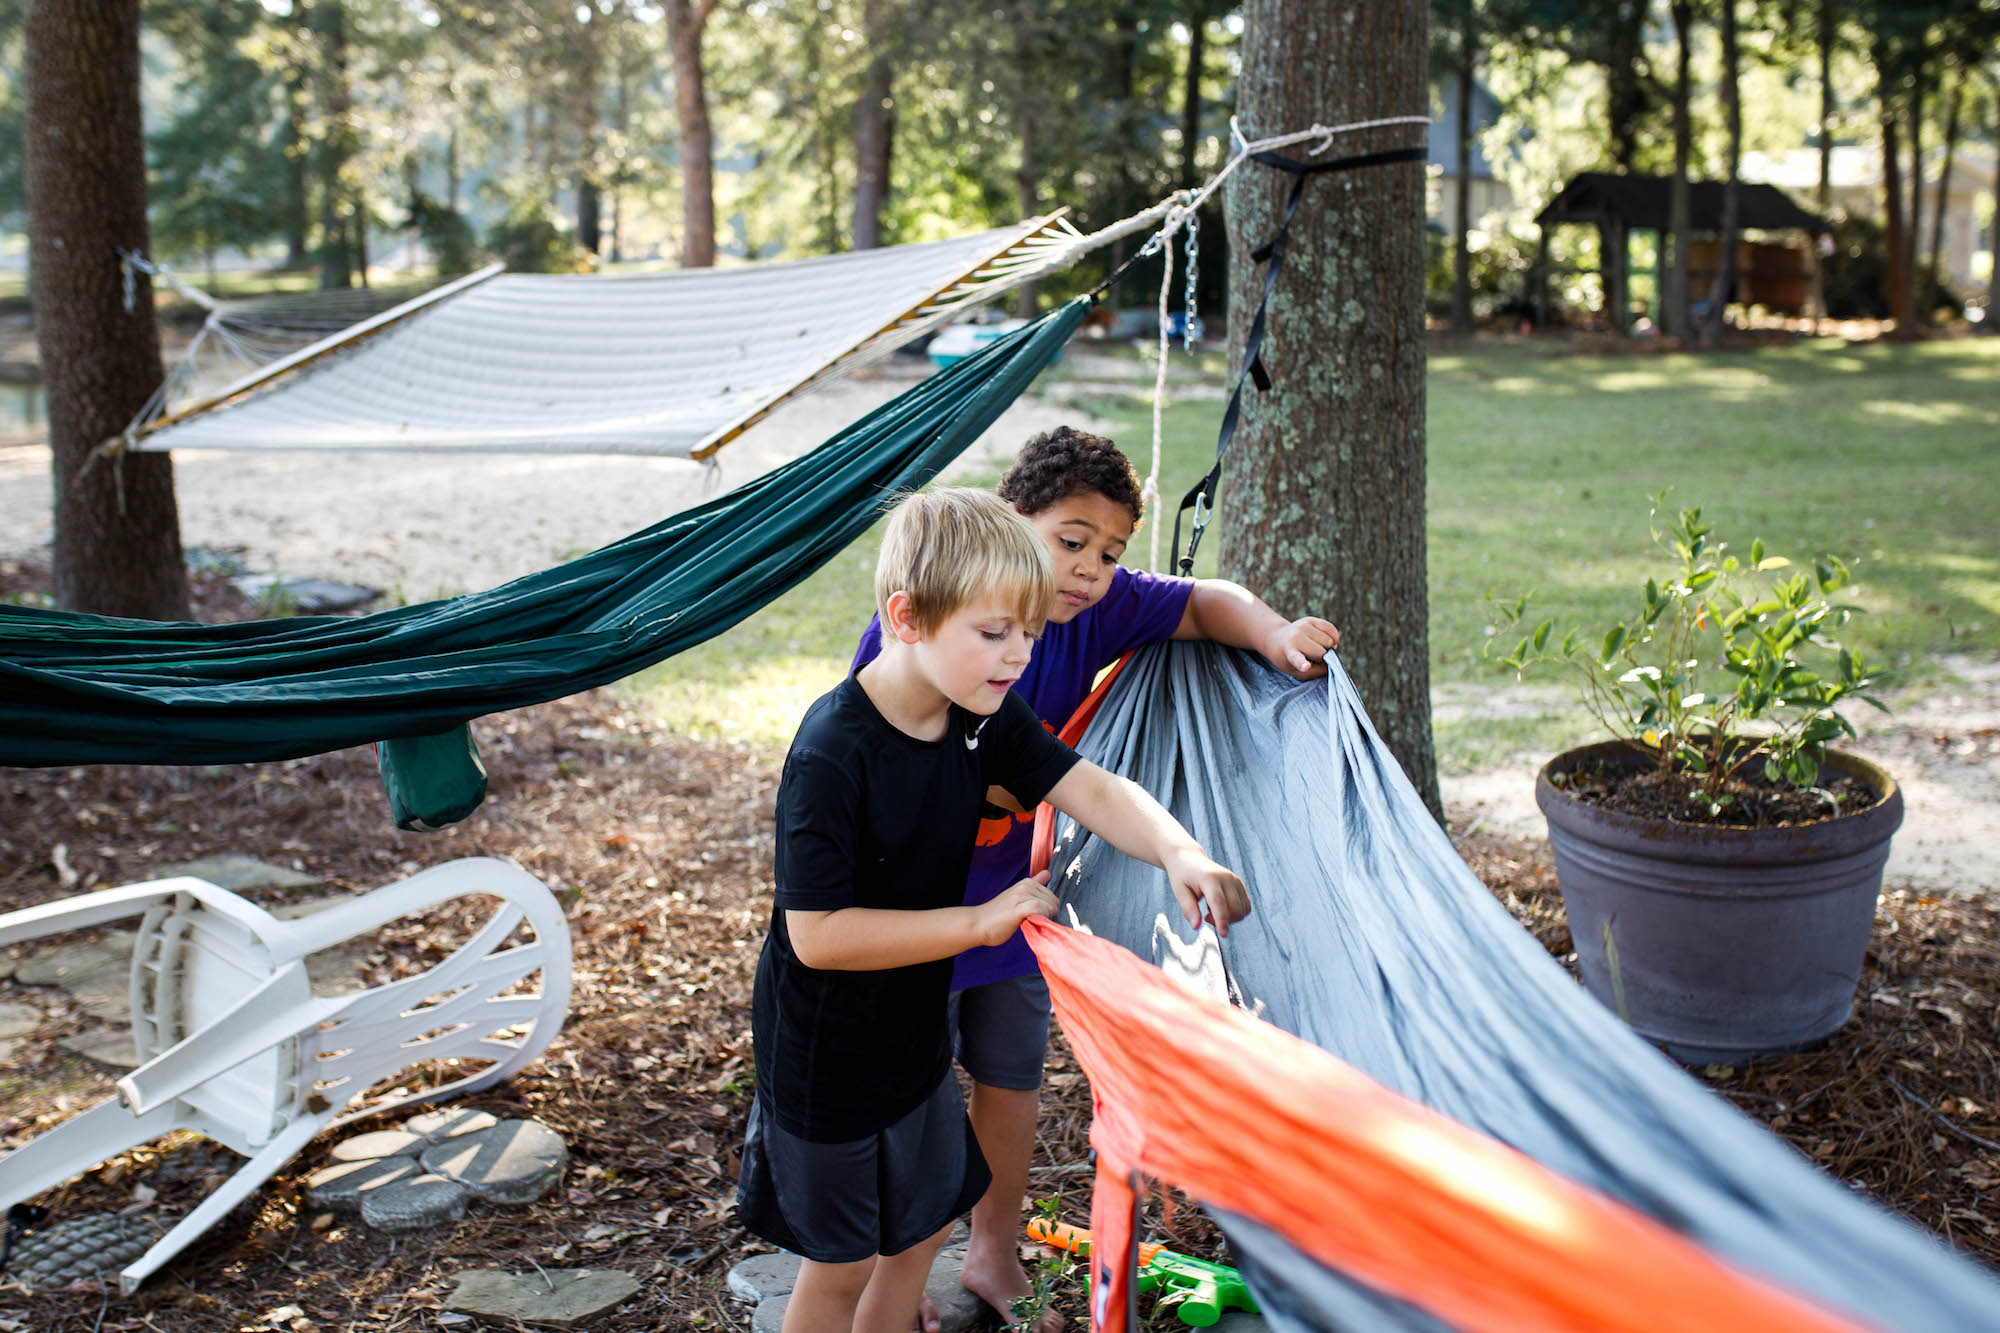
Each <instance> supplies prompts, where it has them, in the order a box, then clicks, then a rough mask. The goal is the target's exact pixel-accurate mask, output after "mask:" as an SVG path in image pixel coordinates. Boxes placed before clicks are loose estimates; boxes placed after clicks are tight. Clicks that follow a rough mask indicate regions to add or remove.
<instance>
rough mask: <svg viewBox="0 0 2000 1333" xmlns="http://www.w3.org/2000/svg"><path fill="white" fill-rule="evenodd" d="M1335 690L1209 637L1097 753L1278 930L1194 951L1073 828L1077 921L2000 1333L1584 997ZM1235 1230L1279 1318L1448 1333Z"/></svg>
mask: <svg viewBox="0 0 2000 1333" xmlns="http://www.w3.org/2000/svg"><path fill="white" fill-rule="evenodd" d="M1330 672H1331V674H1330V676H1329V677H1328V679H1327V680H1324V681H1319V682H1315V683H1312V684H1307V685H1301V684H1299V683H1298V682H1296V681H1294V680H1292V679H1290V678H1289V677H1286V676H1283V675H1280V674H1279V673H1277V672H1276V671H1273V670H1272V669H1271V668H1269V667H1268V666H1266V665H1265V664H1264V663H1262V662H1261V661H1258V660H1256V659H1255V658H1252V657H1250V656H1248V655H1246V654H1242V653H1237V652H1234V651H1232V650H1229V649H1224V648H1220V647H1217V646H1215V645H1213V644H1206V643H1174V644H1161V645H1156V646H1155V647H1152V648H1149V649H1146V650H1144V651H1142V652H1141V653H1140V654H1139V655H1138V656H1136V657H1135V658H1134V659H1133V661H1132V662H1131V663H1130V664H1129V665H1128V666H1127V667H1126V669H1125V671H1124V674H1123V676H1122V677H1121V678H1120V679H1119V681H1118V682H1117V683H1116V684H1115V685H1114V686H1113V688H1112V690H1111V692H1110V694H1109V695H1108V697H1107V698H1106V700H1105V702H1104V704H1103V706H1102V708H1101V709H1100V710H1099V712H1098V715H1097V717H1096V719H1095V720H1094V722H1093V723H1092V725H1091V727H1090V729H1089V730H1088V732H1087V733H1086V734H1085V736H1084V738H1083V741H1082V744H1081V745H1080V746H1079V750H1080V752H1081V753H1082V754H1083V755H1084V756H1085V757H1086V758H1089V759H1091V760H1093V761H1095V762H1097V763H1099V764H1101V765H1103V766H1104V767H1106V768H1109V769H1111V770H1112V771H1113V772H1117V773H1122V774H1124V775H1125V776H1126V777H1129V778H1131V779H1133V780H1134V781H1136V782H1138V783H1140V784H1141V785H1143V786H1145V787H1146V788H1147V789H1148V790H1149V791H1152V792H1153V793H1154V794H1155V795H1157V796H1158V797H1159V798H1160V799H1161V801H1163V802H1164V803H1166V804H1167V806H1168V807H1169V808H1170V809H1171V810H1172V811H1173V813H1174V815H1175V816H1176V817H1177V818H1179V819H1180V820H1181V822H1182V823H1183V824H1185V825H1186V826H1187V827H1188V828H1189V829H1190V830H1191V831H1192V832H1193V833H1194V835H1195V836H1196V837H1197V838H1199V839H1200V840H1201V842H1202V845H1203V846H1205V847H1206V848H1207V849H1208V850H1209V851H1210V853H1211V854H1213V855H1214V856H1216V857H1217V858H1218V859H1219V860H1220V861H1221V862H1222V863H1223V864H1225V865H1227V866H1229V867H1231V868H1232V869H1234V870H1236V871H1237V872H1238V873H1240V874H1241V875H1242V876H1243V879H1244V881H1245V883H1246V884H1248V885H1249V887H1250V892H1251V899H1252V903H1253V905H1254V911H1253V914H1252V915H1251V916H1250V917H1249V918H1248V919H1247V920H1246V921H1244V922H1242V923H1240V924H1238V925H1237V926H1235V927H1233V928H1232V929H1231V931H1230V935H1229V938H1228V939H1227V940H1224V941H1221V942H1220V945H1219V948H1218V946H1217V943H1216V940H1215V937H1214V936H1213V934H1212V933H1204V935H1203V936H1202V937H1201V938H1200V939H1199V940H1198V941H1193V942H1191V941H1189V939H1188V937H1187V927H1186V925H1185V923H1184V922H1182V921H1180V920H1179V919H1178V917H1177V916H1176V915H1175V914H1174V913H1173V912H1172V911H1171V910H1170V908H1171V899H1170V898H1169V897H1168V896H1167V893H1166V888H1165V885H1164V883H1163V882H1162V880H1161V878H1160V872H1159V871H1157V870H1155V869H1154V868H1153V867H1151V866H1148V865H1145V864H1143V863H1140V862H1137V861H1134V860H1132V859H1130V858H1129V857H1126V856H1123V855H1122V854H1120V853H1118V852H1117V851H1115V850H1113V849H1112V848H1110V847H1108V846H1106V845H1105V844H1103V843H1101V842H1098V841H1097V840H1095V839H1094V838H1092V837H1090V836H1089V835H1088V834H1085V833H1082V832H1081V830H1079V829H1078V828H1077V826H1076V825H1075V824H1074V822H1073V821H1071V820H1068V819H1061V820H1059V821H1058V824H1057V830H1056V832H1057V844H1056V850H1055V856H1054V859H1053V861H1052V863H1051V870H1052V871H1053V878H1052V880H1051V883H1053V884H1055V885H1056V886H1057V888H1058V891H1059V892H1060V893H1061V895H1062V897H1063V901H1064V904H1065V906H1064V909H1063V911H1062V913H1061V914H1060V915H1061V918H1062V919H1064V920H1068V919H1069V912H1070V910H1071V909H1072V908H1073V909H1074V910H1075V913H1076V916H1077V918H1078V919H1079V920H1080V922H1081V923H1082V924H1083V925H1084V926H1086V927H1088V928H1089V929H1090V930H1092V931H1093V932H1095V933H1096V934H1098V935H1100V936H1104V937H1106V938H1109V939H1112V940H1116V941H1117V942H1119V943H1121V944H1123V945H1125V946H1126V947H1128V948H1130V949H1132V950H1133V951H1135V952H1136V953H1138V954H1139V955H1140V956H1141V957H1142V958H1149V959H1151V960H1153V961H1154V962H1156V963H1158V964H1160V965H1161V966H1163V967H1165V968H1166V969H1167V970H1169V971H1176V972H1180V973H1182V974H1183V975H1185V976H1186V977H1187V978H1188V979H1190V980H1191V981H1193V982H1195V983H1196V984H1197V985H1200V986H1202V987H1203V988H1205V989H1207V990H1209V991H1211V992H1213V993H1218V994H1220V993H1226V994H1227V996H1228V998H1230V999H1231V1000H1233V1001H1234V1002H1236V1003H1238V1004H1241V1005H1243V1006H1245V1007H1247V1008H1249V1009H1250V1010H1251V1011H1252V1012H1253V1013H1258V1014H1260V1015H1261V1016H1262V1017H1264V1018H1265V1019H1267V1020H1269V1021H1270V1022H1272V1023H1274V1024H1276V1025H1277V1026H1278V1027H1281V1028H1283V1029H1285V1030H1286V1031H1288V1032H1291V1033H1293V1034H1295V1035H1297V1036H1300V1037H1303V1038H1305V1039H1306V1040H1308V1041H1311V1042H1313V1043H1314V1044H1316V1045H1318V1046H1321V1047H1323V1048H1324V1049H1326V1050H1327V1051H1329V1052H1331V1053H1332V1054H1334V1055H1336V1056H1338V1057H1339V1058H1340V1059H1342V1060H1344V1061H1346V1062H1347V1063H1348V1064H1350V1065H1353V1066H1354V1067H1356V1068H1358V1069H1360V1070H1361V1071H1362V1072H1364V1073H1366V1074H1368V1075H1369V1076H1371V1077H1372V1078H1374V1079H1375V1080H1377V1081H1378V1082H1380V1083H1382V1084H1385V1085H1386V1086H1388V1087H1390V1088H1392V1089H1394V1090H1395V1091H1397V1092H1400V1093H1402V1094H1404V1095H1405V1096H1408V1097H1411V1098H1413V1099H1415V1100H1417V1101H1421V1102H1423V1103H1425V1104H1427V1105H1429V1106H1431V1107H1433V1108H1435V1109H1437V1110H1439V1111H1441V1112H1443V1113H1444V1114H1446V1115H1449V1116H1451V1117H1452V1118H1453V1119H1455V1120H1458V1121H1459V1122H1461V1123H1463V1124H1465V1125H1468V1126H1470V1127H1472V1128H1474V1129H1477V1130H1480V1131H1482V1132H1484V1133H1486V1134H1488V1135H1491V1136H1492V1137H1493V1138H1496V1139H1499V1140H1500V1141H1502V1142H1504V1143H1507V1144H1509V1145H1511V1146H1512V1147H1514V1148H1516V1149H1518V1150H1519V1151H1521V1152H1523V1153H1525V1154H1527V1155H1528V1156H1530V1157H1533V1158H1534V1159H1535V1160H1537V1161H1538V1162H1540V1163H1542V1164H1543V1165H1544V1166H1547V1167H1550V1168H1551V1169H1553V1170H1555V1171H1558V1172H1560V1173H1561V1174H1563V1175H1564V1176H1567V1177H1568V1178H1570V1179H1571V1180H1574V1181H1577V1182H1578V1183H1580V1184H1583V1185H1585V1186H1588V1187H1590V1188H1593V1189H1596V1190H1599V1191H1601V1192H1603V1193H1605V1194H1608V1195H1610V1196H1612V1197H1613V1198H1616V1199H1619V1200H1621V1201H1623V1202H1625V1203H1627V1204H1629V1205H1631V1206H1632V1207H1633V1208H1635V1209H1637V1210H1638V1211H1639V1212H1642V1213H1644V1214H1646V1215H1648V1216H1649V1217H1652V1218H1654V1219H1656V1220H1657V1221H1659V1222H1662V1223H1664V1224H1665V1225H1667V1226H1669V1227H1671V1228H1673V1229H1674V1230H1676V1231H1678V1232H1681V1233H1683V1234H1684V1235H1686V1236H1688V1237H1690V1238H1692V1239H1693V1240H1695V1241H1696V1242H1698V1243H1699V1244H1701V1245H1702V1246H1704V1247H1705V1248H1707V1249H1708V1250H1709V1251H1710V1252H1711V1253H1713V1254H1714V1255H1716V1256H1717V1257H1719V1258H1721V1259H1722V1260H1724V1261H1725V1262H1727V1263H1730V1264H1732V1265H1733V1266H1735V1267H1737V1268H1740V1269H1742V1270H1744V1271H1746V1272H1750V1273H1754V1274H1757V1275H1759V1276H1762V1277H1764V1278H1767V1279H1769V1280H1770V1281H1772V1282H1774V1283H1776V1284H1777V1285H1779V1286H1781V1287H1786V1288H1789V1289H1791V1290H1793V1291H1795V1292H1797V1293H1799V1294H1801V1295H1804V1296H1807V1297H1809V1298H1812V1299H1814V1300H1817V1301H1818V1302H1820V1303H1822V1304H1824V1305H1826V1306H1827V1307H1829V1308H1831V1309H1833V1310H1836V1311H1840V1312H1844V1313H1846V1314H1848V1315H1849V1316H1850V1317H1855V1318H1858V1319H1860V1320H1861V1321H1864V1322H1866V1323H1869V1324H1873V1325H1875V1326H1877V1327H1880V1328H1883V1329H1902V1330H1935V1331H1936V1333H1968V1331H1969V1330H1980V1329H1995V1330H2000V1283H1995V1282H1994V1281H1993V1280H1992V1279H1991V1278H1990V1277H1989V1276H1988V1275H1987V1274H1986V1273H1985V1272H1984V1271H1983V1270H1982V1269H1980V1268H1979V1267H1978V1266H1976V1265H1975V1264H1974V1263H1972V1262H1970V1261H1968V1260H1966V1259H1964V1258H1962V1257H1960V1256H1958V1255H1955V1254H1954V1253H1952V1252H1951V1251H1950V1250H1949V1249H1947V1248H1946V1247H1945V1246H1943V1245H1942V1244H1939V1243H1938V1242H1937V1241H1935V1240H1933V1239H1932V1238H1931V1237H1930V1236H1928V1235H1926V1234H1925V1233H1923V1232H1922V1231H1920V1230H1919V1229H1918V1228H1916V1227H1915V1226H1913V1225H1911V1224H1910V1223H1908V1222H1906V1221H1904V1220H1902V1219H1901V1218H1898V1217H1896V1216H1894V1215H1892V1214H1891V1213H1889V1212H1888V1211H1886V1210H1884V1209H1883V1208H1881V1207H1879V1206H1878V1205H1876V1204H1873V1203H1871V1202H1869V1201H1868V1200H1867V1199H1865V1198H1864V1197H1862V1196H1861V1195H1859V1194H1857V1193H1855V1192H1853V1191H1852V1190H1850V1189H1848V1188H1847V1187H1845V1186H1843V1185H1842V1184H1840V1183H1839V1182H1838V1181H1836V1180H1834V1179H1833V1178H1832V1177H1830V1176H1827V1175H1824V1174H1822V1173H1821V1172H1820V1171H1819V1170H1818V1169H1817V1168H1815V1167H1814V1166H1812V1165H1811V1164H1810V1163H1808V1162H1807V1161H1806V1159H1805V1158H1803V1157H1801V1156H1800V1155H1798V1154H1797V1153H1796V1152H1794V1151H1793V1150H1792V1149H1791V1148H1790V1147H1788V1146H1787V1145H1785V1144H1784V1143H1783V1142H1781V1141H1780V1140H1778V1139H1777V1138H1775V1137H1773V1136H1772V1135H1771V1134H1769V1133H1767V1132H1766V1131H1765V1130H1764V1129H1763V1128H1762V1127H1761V1126H1759V1125H1757V1124H1756V1123H1754V1122H1753V1121H1751V1120H1750V1119H1749V1118H1748V1117H1746V1116H1744V1115H1742V1114H1741V1113H1740V1112H1738V1111H1737V1110H1736V1109H1735V1108H1733V1107H1731V1106H1729V1105H1728V1104H1726V1103H1725V1102H1724V1101H1722V1099H1720V1098H1719V1097H1717V1096H1715V1095H1714V1094H1713V1093H1711V1092H1709V1091H1708V1090H1707V1089H1706V1088H1704V1087H1702V1086H1701V1085H1700V1084H1698V1083H1697V1082H1695V1080H1694V1079H1692V1078H1690V1077H1689V1076H1688V1075H1687V1074H1686V1073H1684V1072H1683V1071H1682V1070H1681V1069H1680V1068H1679V1067H1678V1066H1676V1065H1675V1064H1673V1063H1672V1062H1671V1061H1669V1060H1668V1059H1667V1058H1666V1057H1665V1056H1663V1055H1661V1054H1660V1053H1659V1052H1657V1051H1656V1050H1654V1049H1653V1048H1652V1047H1651V1046H1650V1045H1648V1044H1647V1043H1646V1042H1645V1041H1644V1040H1642V1039H1641V1038H1639V1037H1638V1036H1636V1035H1634V1034H1633V1033H1632V1032H1631V1031H1630V1030H1629V1029H1627V1028H1626V1027H1625V1026H1624V1024H1622V1023H1621V1022H1619V1020H1618V1019H1617V1018H1616V1017H1615V1016H1614V1015H1613V1014H1612V1013H1611V1012H1610V1011H1609V1010H1607V1009H1605V1008H1603V1007H1602V1006H1601V1005H1600V1004H1599V1003H1598V1002H1597V1001H1596V1000H1594V999H1592V998H1591V997H1590V996H1589V995H1588V994H1587V993H1586V992H1585V991H1584V990H1583V989H1582V988H1581V987H1580V986H1579V985H1577V983H1576V982H1575V981H1574V980H1572V979H1571V978H1570V976H1569V975H1568V974H1567V973H1565V972H1564V971H1563V969H1562V968H1561V967H1560V966H1559V965H1558V964H1557V963H1556V962H1555V960H1554V959H1552V958H1550V957H1549V955H1548V954H1547V953H1546V952H1545V951H1544V950H1543V949H1542V948H1541V946H1540V945H1538V944H1537V943H1536V942H1535V940H1534V939H1533V937H1531V936H1530V935H1529V934H1528V933H1527V932H1526V931H1525V930H1523V929H1521V927H1520V926H1519V925H1517V924H1516V923H1515V922H1514V920H1513V919H1512V918H1511V917H1510V916H1509V915H1508V914H1507V912H1506V910H1505V909H1504V908H1503V907H1502V906H1501V905H1500V904H1499V903H1498V902H1496V901H1495V900H1494V898H1493V896H1492V895H1491V894H1490V893H1488V892H1487V891H1486V889H1485V887H1484V886H1482V885H1481V884H1480V883H1479V881H1478V879H1477V878H1475V877H1474V876H1473V874H1472V872H1471V871H1470V870H1468V869H1467V868H1466V866H1465V864H1464V862H1463V861H1461V860H1460V859H1459V857H1458V854H1457V853H1456V852H1455V851H1454V850H1453V848H1452V845H1451V842H1450V840H1449V839H1448V838H1447V837H1446V836H1445V834H1444V832H1443V831H1442V830H1441V829H1439V828H1438V826H1437V824H1436V823H1435V822H1434V821H1433V820H1432V819H1431V817H1430V814H1429V812H1428V811H1427V810H1426V809H1425V807H1424V804H1423V802H1422V800H1421V799H1419V797H1418V796H1417V794H1416V792H1415V790H1414V789H1413V788H1412V787H1411V786H1410V784H1409V781H1408V779H1406V778H1405V777H1404V775H1403V772H1402V769H1401V768H1400V767H1399V766H1398V765H1397V763H1396V761H1395V759H1394V758H1393V757H1392V756H1391V755H1390V753H1389V751H1388V748H1387V747H1386V746H1385V745H1384V744H1383V743H1382V741H1381V739H1380V738H1379V737H1378V736H1377V735H1376V734H1375V731H1374V728H1373V727H1371V726H1370V725H1369V722H1368V718H1367V716H1366V714H1365V713H1363V711H1362V709H1361V704H1360V701H1359V699H1358V698H1357V696H1356V694H1355V692H1354V687H1353V685H1352V683H1351V682H1350V681H1349V680H1348V678H1347V675H1346V673H1345V672H1344V671H1343V670H1342V669H1341V666H1340V663H1339V661H1338V660H1337V659H1330ZM1221 1222H1222V1227H1223V1230H1224V1232H1225V1233H1226V1234H1227V1235H1229V1237H1230V1240H1231V1244H1232V1248H1233V1249H1234V1251H1235V1253H1236V1254H1237V1256H1238V1258H1239V1259H1240V1260H1241V1261H1242V1263H1243V1267H1244V1271H1245V1275H1246V1277H1248V1278H1249V1280H1250V1282H1251V1285H1252V1289H1253V1291H1255V1292H1256V1293H1257V1295H1258V1298H1259V1301H1260V1302H1261V1303H1262V1304H1263V1305H1264V1306H1265V1309H1266V1312H1267V1314H1269V1315H1270V1316H1272V1317H1273V1319H1274V1320H1275V1321H1276V1322H1277V1323H1278V1324H1279V1325H1280V1326H1283V1327H1288V1328H1298V1329H1328V1330H1332V1329H1340V1330H1355V1331H1357V1333H1358V1331H1360V1330H1369V1331H1371V1333H1372V1331H1373V1330H1383V1329H1418V1330H1426V1333H1428V1331H1429V1330H1436V1329H1440V1328H1443V1327H1445V1326H1444V1325H1441V1324H1440V1323H1438V1321H1437V1320H1436V1319H1435V1318H1434V1317H1432V1316H1430V1315H1427V1314H1424V1313H1422V1312H1420V1311H1417V1310H1414V1309H1412V1308H1410V1307H1409V1306H1407V1305H1405V1304H1403V1303H1401V1302H1398V1301H1395V1300H1392V1299H1389V1298H1387V1297H1385V1296H1382V1295H1381V1294H1379V1293H1376V1292H1373V1291H1371V1290H1368V1289H1367V1288H1365V1287H1362V1286H1361V1285H1359V1284H1357V1283H1356V1282H1354V1281H1352V1280H1350V1279H1348V1278H1346V1277H1345V1276H1343V1275H1342V1274H1340V1273H1337V1272H1333V1271H1331V1270H1329V1269H1327V1268H1325V1267H1324V1266H1322V1265H1321V1264H1319V1263H1317V1262H1316V1261H1314V1260H1312V1259H1310V1258H1308V1257H1306V1256H1305V1255H1303V1254H1302V1253H1300V1252H1299V1251H1297V1250H1296V1249H1294V1248H1293V1247H1291V1246H1290V1245H1289V1244H1288V1243H1287V1242H1285V1241H1284V1240H1283V1239H1281V1238H1279V1237H1278V1236H1276V1235H1275V1233H1272V1232H1270V1231H1268V1230H1266V1229H1264V1228H1262V1227H1260V1226H1258V1225H1256V1224H1255V1223H1254V1222H1252V1221H1250V1220H1247V1219H1244V1218H1239V1217H1231V1216H1227V1215H1225V1216H1224V1217H1223V1218H1222V1219H1221ZM1351 1224H1352V1225H1354V1226H1357V1227H1366V1226H1367V1225H1368V1219H1367V1218H1365V1217H1362V1218H1354V1219H1351Z"/></svg>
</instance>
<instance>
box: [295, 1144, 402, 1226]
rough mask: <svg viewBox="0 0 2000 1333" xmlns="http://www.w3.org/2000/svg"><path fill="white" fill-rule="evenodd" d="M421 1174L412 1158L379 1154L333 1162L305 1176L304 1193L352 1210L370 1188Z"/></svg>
mask: <svg viewBox="0 0 2000 1333" xmlns="http://www.w3.org/2000/svg"><path fill="white" fill-rule="evenodd" d="M421 1174H423V1167H421V1166H419V1165H418V1164H417V1159H416V1158H414V1157H378V1158H376V1159H375V1160H374V1161H370V1162H336V1163H334V1164H333V1165H332V1166H328V1167H322V1168H320V1169H319V1170H318V1171H315V1172H313V1173H312V1174H311V1175H309V1176H307V1177H306V1195H307V1197H308V1198H310V1199H311V1200H312V1201H313V1202H314V1203H316V1204H318V1205H319V1206H320V1207H322V1208H332V1209H336V1210H338V1211H340V1212H345V1213H352V1212H357V1211H359V1210H360V1208H361V1201H362V1199H363V1198H365V1197H366V1196H367V1194H368V1192H369V1191H370V1190H375V1189H380V1188H381V1187H383V1186H384V1185H389V1184H393V1183H394V1182H396V1181H398V1180H407V1179H408V1178H409V1177H411V1176H416V1175H421Z"/></svg>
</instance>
